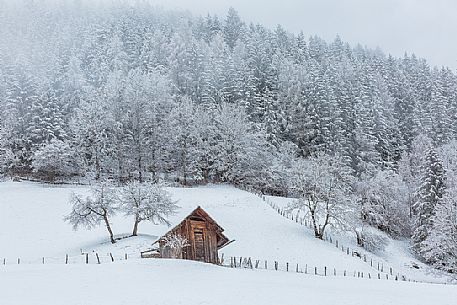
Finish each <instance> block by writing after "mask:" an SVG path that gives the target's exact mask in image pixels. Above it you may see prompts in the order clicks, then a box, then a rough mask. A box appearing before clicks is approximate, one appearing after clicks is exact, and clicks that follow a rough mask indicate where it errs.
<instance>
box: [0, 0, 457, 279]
mask: <svg viewBox="0 0 457 305" xmlns="http://www.w3.org/2000/svg"><path fill="white" fill-rule="evenodd" d="M0 37H1V39H0V172H1V173H3V174H4V175H9V176H22V177H34V178H37V179H41V180H45V181H50V182H55V181H65V180H71V179H72V178H74V177H79V178H81V177H85V178H86V179H94V180H102V179H111V180H113V181H116V182H117V183H119V184H122V183H125V182H127V181H132V180H138V181H140V182H143V181H146V180H151V181H154V182H156V181H159V180H165V181H174V182H177V183H180V184H183V185H192V184H203V183H219V182H229V183H233V184H235V185H238V186H241V187H244V188H248V189H255V190H258V191H262V192H264V193H270V194H280V195H288V196H296V197H297V198H301V199H300V200H303V202H306V201H307V202H308V203H309V204H311V203H313V204H315V203H316V202H315V201H312V199H311V197H310V196H313V197H312V198H320V197H319V196H321V197H322V198H324V200H328V201H329V202H330V201H331V204H333V207H334V209H333V211H338V212H337V213H339V214H341V213H346V214H347V213H349V214H350V215H352V217H351V219H350V220H348V219H345V220H344V222H345V223H344V227H348V226H350V227H351V228H353V229H354V231H355V232H356V234H357V237H358V239H359V238H360V244H361V245H363V243H364V238H366V236H365V237H364V231H363V228H364V225H369V226H374V227H376V228H379V229H380V230H383V231H385V232H387V233H388V234H391V235H392V236H395V237H410V236H412V242H413V245H414V249H415V250H416V252H417V253H418V255H420V256H421V257H422V258H423V259H424V260H426V261H428V262H429V263H431V264H435V265H436V266H437V267H440V268H443V269H445V270H449V271H454V272H455V271H456V270H457V258H456V256H457V254H456V253H457V240H456V237H455V236H456V234H457V202H456V201H455V195H456V194H457V193H456V190H457V179H456V177H457V168H456V166H455V164H456V162H457V154H456V153H455V152H456V149H457V142H456V141H455V138H456V135H457V120H456V116H457V96H456V92H457V91H456V89H457V79H456V75H455V74H454V73H453V72H452V71H451V70H450V69H448V68H446V67H443V68H435V67H430V66H429V65H428V64H427V62H426V61H425V60H423V59H420V58H416V56H414V55H405V56H404V57H402V58H394V57H392V56H388V55H386V54H383V53H382V52H381V51H380V50H371V49H366V48H363V47H361V46H355V47H354V46H350V45H348V44H347V43H345V42H344V41H342V40H341V39H340V38H338V37H337V38H336V39H335V40H334V41H331V42H328V41H324V40H322V39H320V38H319V37H315V36H314V37H309V38H308V37H304V35H293V34H291V33H289V32H287V30H286V29H284V28H282V27H281V26H278V27H277V28H275V29H268V28H265V27H263V26H261V25H255V24H248V23H245V22H244V21H243V20H241V19H240V18H239V16H238V14H237V12H236V11H235V10H234V9H230V10H229V12H228V14H227V16H225V17H216V16H205V17H199V16H191V15H190V14H188V13H182V12H173V11H163V10H160V9H157V8H154V7H151V6H149V5H147V4H137V5H135V6H129V5H96V6H87V5H84V4H82V2H80V1H74V2H72V3H71V4H60V5H54V6H46V5H41V4H39V3H38V2H33V1H24V4H23V5H14V6H8V5H4V6H3V9H0ZM321 172H323V173H325V174H326V175H323V176H322V175H318V177H319V179H321V180H322V181H321V180H319V181H321V182H320V183H319V185H318V186H319V187H320V189H316V185H315V184H316V183H315V181H316V179H314V178H313V177H316V175H317V174H319V173H321ZM341 173H344V176H342V175H341ZM341 177H344V179H341ZM333 181H336V183H339V184H338V185H339V187H338V188H337V190H338V191H337V192H335V193H332V196H328V192H332V191H333V188H331V185H332V183H333ZM343 184H344V185H343ZM326 187H329V188H330V189H327V188H326ZM310 200H311V201H310ZM301 206H305V208H306V204H302V205H301ZM330 213H331V212H330ZM331 216H332V215H331ZM333 216H335V215H333ZM318 233H319V232H318ZM437 251H438V253H439V255H438V254H436V253H437Z"/></svg>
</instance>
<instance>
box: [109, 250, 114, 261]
mask: <svg viewBox="0 0 457 305" xmlns="http://www.w3.org/2000/svg"><path fill="white" fill-rule="evenodd" d="M109 256H111V262H114V257H113V254H112V253H111V252H110V253H109Z"/></svg>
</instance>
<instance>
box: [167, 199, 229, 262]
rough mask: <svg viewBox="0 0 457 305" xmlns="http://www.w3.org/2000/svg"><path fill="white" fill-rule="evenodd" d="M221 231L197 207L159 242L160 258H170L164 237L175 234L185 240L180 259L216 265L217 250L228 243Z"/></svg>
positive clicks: (214, 222)
mask: <svg viewBox="0 0 457 305" xmlns="http://www.w3.org/2000/svg"><path fill="white" fill-rule="evenodd" d="M223 231H224V229H223V228H222V227H221V226H220V225H218V224H217V222H216V221H215V220H214V219H212V218H211V217H210V216H209V215H208V213H206V212H205V211H204V210H203V209H202V208H201V207H197V208H196V209H195V210H194V211H192V213H190V214H189V216H187V217H186V218H185V219H184V220H183V221H182V222H181V223H180V224H178V225H177V226H176V227H174V228H173V229H171V230H170V231H169V232H167V233H166V234H165V235H164V236H163V237H162V238H161V239H160V240H159V246H160V256H161V257H162V258H171V257H172V256H171V253H170V251H169V249H167V247H166V239H165V237H167V236H169V235H171V234H175V235H179V236H181V237H184V238H185V239H187V246H186V247H184V248H183V251H182V253H181V255H180V256H181V258H183V259H189V260H196V261H202V262H207V263H213V264H217V263H219V258H218V250H219V249H221V248H222V247H224V246H225V245H227V244H228V243H229V239H228V238H227V237H226V236H225V235H224V234H223V233H222V232H223Z"/></svg>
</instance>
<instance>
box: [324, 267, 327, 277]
mask: <svg viewBox="0 0 457 305" xmlns="http://www.w3.org/2000/svg"><path fill="white" fill-rule="evenodd" d="M324 276H327V266H325V267H324Z"/></svg>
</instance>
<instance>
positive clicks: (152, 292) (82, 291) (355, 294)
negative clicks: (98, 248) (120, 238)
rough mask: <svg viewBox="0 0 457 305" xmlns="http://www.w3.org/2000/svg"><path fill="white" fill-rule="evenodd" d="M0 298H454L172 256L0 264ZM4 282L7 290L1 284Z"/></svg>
mask: <svg viewBox="0 0 457 305" xmlns="http://www.w3.org/2000/svg"><path fill="white" fill-rule="evenodd" d="M0 287H2V290H1V293H0V304H2V305H26V304H33V305H62V304H65V305H82V304H84V305H101V304H110V305H131V304H135V305H178V304H179V305H182V304H185V305H202V304H217V305H234V304H240V305H254V304H259V305H260V304H261V305H278V304H281V305H296V304H319V305H334V304H338V305H365V304H370V305H386V304H401V305H430V304H440V305H454V304H455V300H456V299H457V289H455V287H454V286H450V285H431V284H421V283H409V282H394V281H379V280H362V279H354V278H329V277H326V278H325V277H316V276H310V275H305V274H296V273H285V272H274V271H251V270H247V269H230V268H224V267H218V266H213V265H209V264H203V263H197V262H191V261H178V260H159V259H149V260H138V261H130V262H115V263H113V264H101V265H19V266H18V265H10V266H6V267H2V268H0ZM5 287H7V289H3V288H5Z"/></svg>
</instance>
